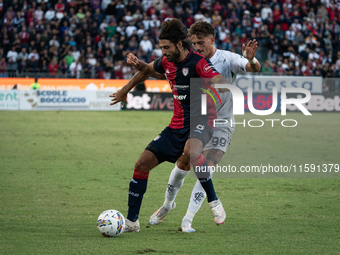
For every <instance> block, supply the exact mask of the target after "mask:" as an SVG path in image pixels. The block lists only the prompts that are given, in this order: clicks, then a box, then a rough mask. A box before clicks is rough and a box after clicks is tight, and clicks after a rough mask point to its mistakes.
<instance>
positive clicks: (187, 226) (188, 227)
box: [181, 217, 196, 233]
mask: <svg viewBox="0 0 340 255" xmlns="http://www.w3.org/2000/svg"><path fill="white" fill-rule="evenodd" d="M191 223H192V222H190V221H188V220H186V219H185V217H184V218H183V220H182V225H181V227H182V232H186V233H192V232H195V231H196V230H195V229H193V228H192V227H191Z"/></svg>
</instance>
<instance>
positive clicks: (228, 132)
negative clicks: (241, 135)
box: [203, 128, 234, 153]
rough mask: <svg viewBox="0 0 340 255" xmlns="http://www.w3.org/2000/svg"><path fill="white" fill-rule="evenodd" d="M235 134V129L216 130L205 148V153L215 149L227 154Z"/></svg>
mask: <svg viewBox="0 0 340 255" xmlns="http://www.w3.org/2000/svg"><path fill="white" fill-rule="evenodd" d="M233 132H234V128H215V130H214V133H213V135H212V138H211V139H210V141H209V142H208V143H207V144H206V145H205V146H204V148H203V151H206V150H211V149H214V150H221V151H223V152H224V153H225V152H226V151H227V149H228V148H229V145H230V142H231V136H232V135H233Z"/></svg>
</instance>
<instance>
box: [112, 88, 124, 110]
mask: <svg viewBox="0 0 340 255" xmlns="http://www.w3.org/2000/svg"><path fill="white" fill-rule="evenodd" d="M109 97H112V99H111V101H112V103H111V104H110V105H114V104H117V103H118V102H121V107H123V106H124V104H125V102H126V100H127V93H125V92H124V91H123V90H122V89H120V90H118V91H117V92H115V93H112V95H110V96H109Z"/></svg>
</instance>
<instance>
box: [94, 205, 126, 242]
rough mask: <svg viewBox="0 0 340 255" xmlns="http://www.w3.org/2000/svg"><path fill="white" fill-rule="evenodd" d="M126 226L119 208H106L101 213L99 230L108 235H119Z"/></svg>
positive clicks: (98, 224) (98, 222)
mask: <svg viewBox="0 0 340 255" xmlns="http://www.w3.org/2000/svg"><path fill="white" fill-rule="evenodd" d="M124 227H125V219H124V216H123V214H121V213H120V212H118V211H117V210H106V211H104V212H102V213H101V214H100V215H99V217H98V220H97V228H98V230H99V232H100V233H101V234H102V235H103V236H106V237H112V236H119V235H120V234H121V233H123V231H124Z"/></svg>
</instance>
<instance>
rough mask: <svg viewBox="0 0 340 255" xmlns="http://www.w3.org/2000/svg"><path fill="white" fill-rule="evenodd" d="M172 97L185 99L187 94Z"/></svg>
mask: <svg viewBox="0 0 340 255" xmlns="http://www.w3.org/2000/svg"><path fill="white" fill-rule="evenodd" d="M174 98H175V99H176V100H185V99H186V98H187V95H174Z"/></svg>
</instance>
